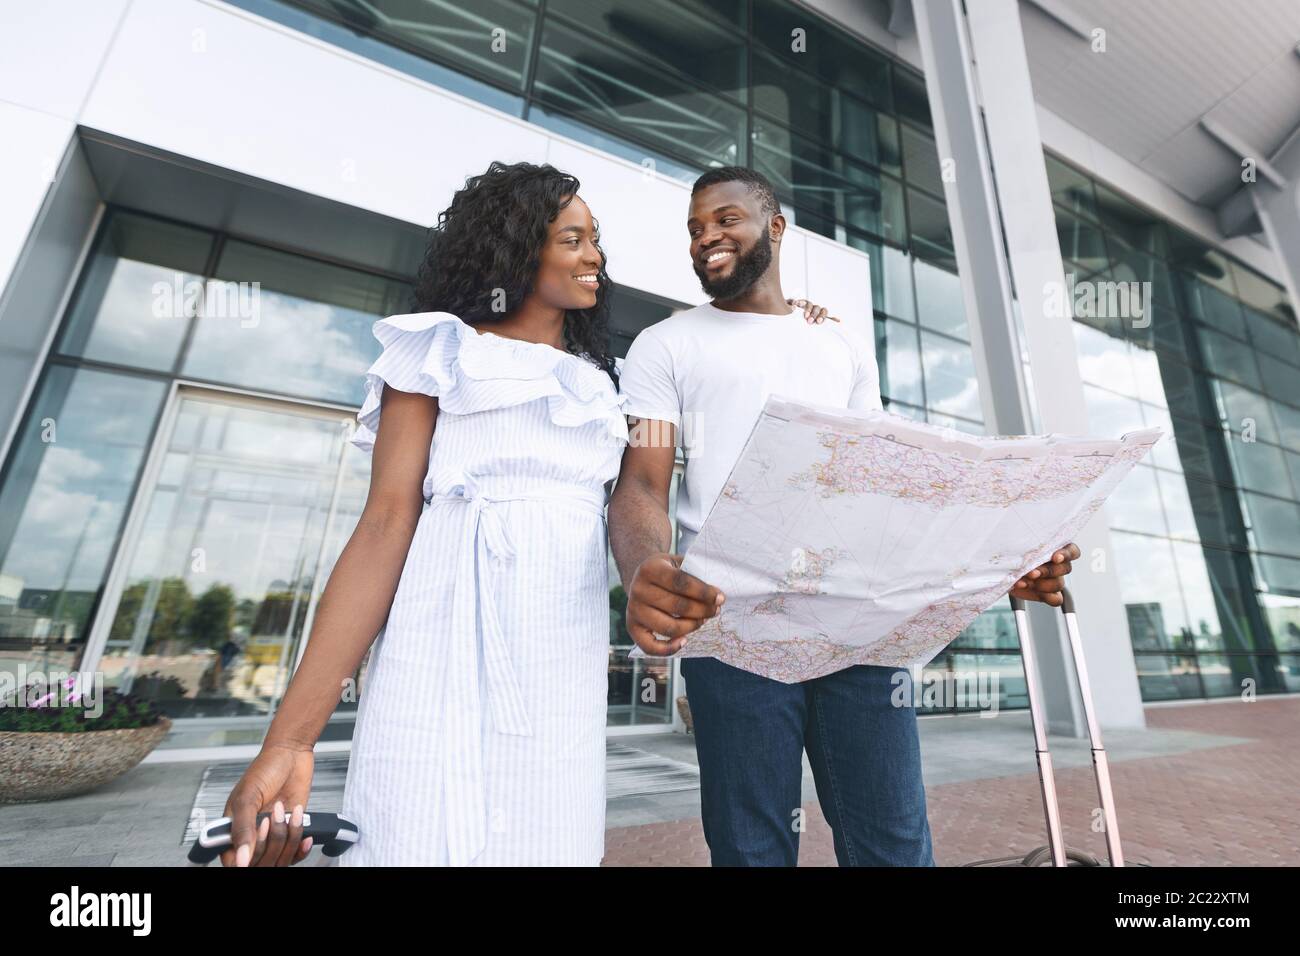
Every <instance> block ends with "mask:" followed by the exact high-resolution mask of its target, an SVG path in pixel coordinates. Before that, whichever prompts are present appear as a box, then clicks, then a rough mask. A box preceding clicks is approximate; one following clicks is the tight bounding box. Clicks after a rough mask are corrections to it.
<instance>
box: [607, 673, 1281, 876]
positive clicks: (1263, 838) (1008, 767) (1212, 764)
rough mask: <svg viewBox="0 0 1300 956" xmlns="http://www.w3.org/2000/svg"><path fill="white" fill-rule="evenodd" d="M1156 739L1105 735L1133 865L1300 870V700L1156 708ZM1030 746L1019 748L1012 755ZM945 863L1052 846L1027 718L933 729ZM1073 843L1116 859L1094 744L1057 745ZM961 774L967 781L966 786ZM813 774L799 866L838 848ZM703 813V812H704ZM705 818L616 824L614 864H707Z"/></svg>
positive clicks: (931, 799) (931, 768) (937, 836)
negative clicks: (1109, 849) (1099, 815)
mask: <svg viewBox="0 0 1300 956" xmlns="http://www.w3.org/2000/svg"><path fill="white" fill-rule="evenodd" d="M1146 716H1147V724H1148V729H1147V730H1146V731H1112V732H1110V733H1104V734H1103V737H1104V742H1105V744H1106V750H1107V753H1108V755H1109V757H1110V766H1111V782H1112V786H1113V790H1114V794H1115V804H1116V809H1117V814H1118V817H1119V824H1120V827H1119V830H1120V835H1121V837H1122V840H1123V846H1124V853H1125V856H1126V858H1127V859H1128V860H1131V861H1141V862H1146V863H1150V864H1152V865H1155V866H1205V865H1226V866H1259V865H1273V866H1276V865H1285V866H1297V865H1300V806H1298V805H1297V802H1296V797H1297V795H1298V794H1300V699H1295V698H1286V699H1267V698H1265V699H1262V700H1257V701H1255V702H1253V703H1243V702H1240V701H1232V702H1223V703H1213V704H1194V705H1184V706H1178V707H1149V708H1147V711H1146ZM1016 738H1019V742H1018V743H1019V749H1014V744H1015V743H1016ZM921 746H922V753H923V755H924V764H925V766H924V771H923V772H924V775H925V779H926V783H927V786H926V805H927V809H928V812H929V816H930V830H931V836H932V838H933V841H934V848H935V862H936V863H938V864H939V865H940V866H957V865H960V864H963V863H967V862H970V861H974V860H982V859H989V858H992V857H999V856H1010V855H1011V854H1013V853H1025V852H1028V851H1029V850H1031V849H1033V848H1034V847H1036V846H1040V845H1043V844H1045V843H1046V842H1047V840H1046V835H1045V831H1044V823H1043V810H1042V799H1041V797H1040V795H1039V789H1038V775H1037V772H1036V770H1035V768H1034V760H1033V738H1032V736H1031V734H1030V729H1029V723H1028V718H1027V716H1026V715H1022V714H1005V715H1002V716H1000V717H998V718H995V719H991V720H984V719H981V718H979V717H960V718H937V719H927V720H923V721H922V722H921ZM1049 746H1050V747H1051V749H1052V755H1053V761H1054V763H1055V765H1056V782H1057V790H1058V795H1059V799H1060V804H1061V817H1062V828H1063V830H1064V835H1065V840H1066V843H1067V844H1068V845H1070V846H1073V847H1078V848H1080V849H1083V850H1087V851H1088V852H1091V853H1093V854H1094V855H1097V856H1098V857H1100V858H1102V859H1104V858H1105V852H1106V844H1105V837H1104V835H1103V834H1101V833H1094V832H1092V830H1091V828H1090V822H1091V820H1092V811H1093V808H1094V807H1095V806H1097V805H1098V801H1097V797H1096V788H1095V785H1094V783H1093V776H1092V770H1091V767H1090V757H1089V752H1088V749H1087V745H1086V742H1084V741H1076V740H1072V739H1066V740H1060V739H1057V738H1052V739H1051V740H1050V742H1049ZM954 778H956V779H954ZM809 783H810V776H809V775H808V774H805V789H804V799H805V803H804V809H805V819H806V827H807V829H806V830H805V832H804V833H803V834H801V836H800V838H799V865H800V866H834V865H835V851H834V847H833V844H832V840H831V833H830V828H829V827H828V826H827V824H826V821H825V818H824V817H823V816H822V814H821V810H820V809H819V808H818V806H817V800H816V796H815V791H814V790H812V789H811V788H810V786H809ZM697 814H698V810H697ZM708 860H709V854H708V847H707V846H706V845H705V842H704V834H703V831H702V830H701V828H700V821H699V819H698V816H686V815H681V816H679V817H677V818H675V819H672V820H670V821H667V822H656V823H650V824H644V825H641V826H618V827H614V828H611V829H610V830H608V831H607V832H606V836H605V865H606V866H637V865H651V866H707V865H708Z"/></svg>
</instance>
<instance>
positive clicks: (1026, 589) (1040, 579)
mask: <svg viewBox="0 0 1300 956" xmlns="http://www.w3.org/2000/svg"><path fill="white" fill-rule="evenodd" d="M1080 553H1081V552H1080V551H1079V546H1078V545H1077V544H1074V543H1073V542H1071V543H1070V544H1067V545H1066V546H1065V547H1063V548H1061V550H1059V551H1057V552H1056V553H1055V554H1053V555H1052V560H1050V561H1048V562H1047V563H1046V564H1040V565H1039V566H1038V567H1036V568H1034V569H1033V570H1032V571H1030V572H1029V573H1028V574H1026V575H1025V576H1024V577H1023V578H1021V579H1020V580H1019V581H1017V582H1016V586H1015V587H1013V588H1012V589H1011V591H1010V594H1011V596H1012V597H1016V598H1020V599H1021V600H1022V601H1042V602H1043V603H1044V604H1050V605H1051V606H1052V607H1060V606H1061V604H1062V603H1064V601H1065V597H1064V596H1063V595H1062V594H1061V588H1062V587H1064V586H1065V580H1064V578H1065V576H1066V575H1067V574H1069V573H1070V567H1071V565H1070V562H1071V561H1073V560H1074V559H1075V558H1077V557H1078V556H1079V555H1080Z"/></svg>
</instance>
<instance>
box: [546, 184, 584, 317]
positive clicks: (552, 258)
mask: <svg viewBox="0 0 1300 956" xmlns="http://www.w3.org/2000/svg"><path fill="white" fill-rule="evenodd" d="M599 275H600V249H599V248H598V247H597V245H596V224H595V223H594V222H593V221H592V218H591V210H590V209H588V208H587V204H586V203H585V202H583V201H582V200H581V199H580V198H579V197H577V196H574V197H573V199H572V201H571V202H570V203H569V204H568V205H567V206H565V207H564V208H563V209H561V210H560V214H559V215H558V216H556V217H555V221H554V222H552V223H551V225H550V229H549V230H548V231H547V235H546V243H545V245H543V246H542V254H541V261H540V262H539V263H538V266H537V277H536V279H535V280H534V281H533V295H535V296H537V299H538V301H540V302H541V303H542V304H544V305H547V306H551V307H553V308H559V309H565V310H574V311H576V310H579V309H590V308H593V307H594V306H595V305H596V294H597V291H598V290H599V288H600V286H599V283H598V281H597V280H598V277H599Z"/></svg>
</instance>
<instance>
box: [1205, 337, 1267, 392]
mask: <svg viewBox="0 0 1300 956" xmlns="http://www.w3.org/2000/svg"><path fill="white" fill-rule="evenodd" d="M1196 338H1197V341H1198V342H1199V343H1200V346H1201V358H1202V360H1203V361H1204V362H1205V367H1206V368H1207V369H1209V370H1210V371H1211V372H1214V373H1215V374H1216V375H1222V376H1224V377H1225V378H1230V379H1232V380H1233V381H1235V382H1238V383H1239V384H1242V385H1247V386H1249V387H1251V388H1253V389H1256V390H1258V389H1259V388H1260V384H1261V383H1260V378H1259V366H1258V365H1256V364H1255V353H1254V351H1253V350H1252V349H1251V348H1250V346H1248V345H1243V344H1242V343H1241V342H1238V341H1237V340H1236V339H1234V338H1229V337H1228V336H1226V335H1220V334H1219V333H1218V332H1214V331H1212V330H1210V329H1207V328H1204V327H1198V328H1197V330H1196Z"/></svg>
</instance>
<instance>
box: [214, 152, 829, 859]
mask: <svg viewBox="0 0 1300 956" xmlns="http://www.w3.org/2000/svg"><path fill="white" fill-rule="evenodd" d="M578 187H579V183H578V181H577V180H576V179H575V178H574V177H572V176H569V175H567V174H565V173H562V172H560V171H558V170H556V169H554V168H553V167H551V166H549V165H542V166H536V165H532V164H529V163H517V164H514V165H509V166H507V165H503V164H501V163H493V164H492V165H491V166H490V167H489V169H488V170H487V172H485V173H484V174H482V175H480V176H475V177H472V178H470V179H469V180H468V181H467V182H466V185H465V187H464V188H463V189H461V190H460V191H459V192H457V193H456V195H455V196H454V198H453V199H452V203H451V205H450V207H448V208H447V209H446V210H445V211H444V212H443V213H442V214H441V215H440V217H439V221H438V225H437V226H435V227H434V229H433V231H432V241H431V243H430V246H429V249H428V252H427V254H426V258H425V261H424V264H423V266H422V268H421V270H420V276H419V281H418V283H417V292H416V300H417V303H418V307H419V308H420V309H421V311H419V312H416V313H413V314H410V315H398V316H392V317H389V318H386V319H383V320H381V321H379V322H377V323H376V324H375V335H376V337H377V338H378V339H379V340H380V342H382V343H383V346H384V350H383V353H382V354H381V355H380V357H379V359H378V360H377V361H376V362H375V363H374V365H372V366H371V368H370V370H369V372H368V373H367V376H366V385H367V394H366V398H365V402H364V405H363V407H362V409H361V412H360V413H359V414H358V421H359V428H358V429H357V432H356V435H355V437H354V438H353V441H354V442H355V443H356V444H357V445H358V446H360V447H361V448H363V449H366V450H368V451H371V452H372V454H373V464H372V470H371V479H370V492H369V496H368V498H367V501H366V505H365V509H364V510H363V512H362V515H361V517H360V519H359V520H358V522H357V527H356V530H355V531H354V532H353V534H352V537H351V539H350V540H349V541H348V544H347V546H346V547H345V548H344V549H343V552H342V554H341V555H340V557H339V560H338V562H337V565H336V566H335V569H334V572H333V573H332V575H331V576H330V579H329V582H328V584H327V586H326V587H325V589H324V592H323V593H322V595H321V599H320V604H319V606H318V609H317V614H316V621H315V625H314V627H313V629H312V633H311V638H310V641H309V642H308V645H307V649H306V652H305V654H304V656H303V659H302V661H301V663H300V664H299V666H298V669H297V671H296V672H295V674H294V677H293V680H292V681H291V683H290V685H289V688H288V690H287V692H286V694H285V697H284V701H283V702H282V704H281V706H280V708H279V709H278V711H277V712H276V715H275V719H274V720H273V721H272V724H271V727H270V729H269V731H268V733H267V736H266V740H265V742H264V743H263V745H262V748H261V752H260V753H259V755H258V757H257V758H256V759H255V760H254V761H253V763H252V764H251V765H250V767H249V768H248V770H247V772H246V773H245V774H244V776H243V778H242V779H241V780H240V782H239V784H238V785H237V786H236V787H235V789H234V790H233V791H232V793H231V795H230V799H229V801H228V802H227V804H226V810H225V814H226V815H227V816H231V817H233V818H234V827H233V837H234V842H233V844H232V849H231V850H228V851H226V852H225V853H223V854H222V863H223V864H224V865H226V866H232V865H238V866H246V865H250V863H251V864H252V865H259V866H274V865H290V864H293V863H297V862H299V861H301V860H302V859H304V858H305V857H306V855H307V853H308V851H309V850H310V840H301V811H302V808H303V807H305V806H306V805H307V798H308V794H309V792H310V789H311V777H312V769H313V759H312V748H313V745H314V744H315V742H316V740H317V739H318V737H319V735H320V732H321V730H322V728H323V727H324V726H325V723H326V721H327V720H328V718H329V716H330V714H331V713H332V712H333V711H334V708H335V705H336V704H337V702H338V699H339V694H340V693H341V692H342V691H343V690H344V689H345V686H346V685H347V684H348V683H349V682H350V680H351V677H352V675H353V674H354V673H355V672H356V668H357V667H358V665H359V663H360V661H361V658H362V657H363V656H364V654H365V651H366V649H367V647H368V646H369V645H370V644H371V642H372V639H373V641H374V648H373V651H372V652H371V656H370V663H369V666H368V670H367V673H366V678H365V686H364V688H363V690H364V693H363V694H362V695H361V698H360V704H359V707H358V710H357V720H356V726H355V730H354V733H353V740H352V754H351V758H350V764H349V768H348V776H347V783H346V787H345V791H344V797H343V805H342V808H341V812H342V813H343V815H344V816H346V817H348V818H349V819H350V820H352V821H353V822H355V823H356V824H357V826H358V828H359V830H360V839H359V841H358V843H357V844H356V845H355V846H354V847H353V848H351V849H350V850H348V851H347V852H346V853H345V854H343V855H342V856H341V857H338V858H337V859H336V860H335V861H334V862H335V864H336V865H340V866H362V865H528V864H546V865H596V864H598V863H599V862H600V859H601V857H602V855H603V852H604V823H605V707H606V697H607V678H606V670H607V667H608V654H609V614H608V604H609V601H608V581H607V570H606V569H607V562H606V552H605V534H606V531H605V522H604V505H605V501H606V491H607V487H606V485H607V483H608V482H610V481H611V480H612V479H613V478H615V477H616V476H617V474H618V468H619V460H620V457H621V455H622V450H623V447H624V446H625V445H626V443H627V439H628V432H627V424H626V420H625V418H624V417H623V414H622V411H621V405H622V402H623V398H622V396H620V395H619V394H618V391H617V386H616V379H617V373H616V371H615V367H614V362H613V359H612V358H611V356H610V354H609V350H608V341H609V337H608V330H607V313H608V306H609V296H610V291H611V283H610V280H609V277H608V275H607V274H606V271H605V264H606V259H605V255H604V253H603V252H602V251H601V249H600V245H599V241H598V235H597V229H596V224H595V221H594V220H593V219H592V216H591V213H590V211H589V210H588V208H587V206H586V203H584V202H583V200H582V199H581V198H579V197H578V195H577V192H578ZM806 316H807V317H808V318H809V320H810V321H818V320H820V319H822V318H824V317H825V310H818V309H817V308H816V307H810V309H809V311H807V312H806ZM435 427H436V432H435ZM435 434H436V439H437V440H436V441H435V440H434V438H435ZM426 502H427V507H425V505H426ZM376 634H378V635H379V636H378V637H377V638H375V637H374V635H376ZM262 810H272V811H273V812H275V814H276V819H275V822H274V823H271V822H270V821H267V822H264V824H263V826H262V827H261V828H260V832H259V831H258V830H255V829H254V826H253V821H254V819H255V816H256V814H257V813H258V812H260V811H262ZM289 811H292V814H291V815H290V816H289V817H288V819H287V820H286V819H285V815H286V814H288V813H289Z"/></svg>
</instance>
